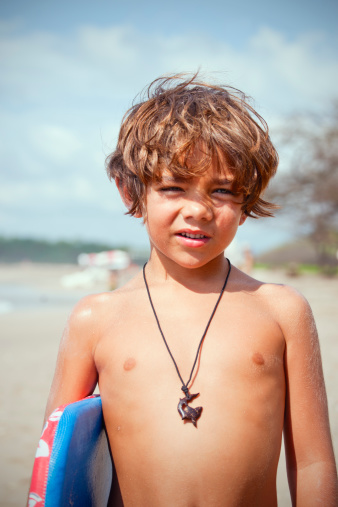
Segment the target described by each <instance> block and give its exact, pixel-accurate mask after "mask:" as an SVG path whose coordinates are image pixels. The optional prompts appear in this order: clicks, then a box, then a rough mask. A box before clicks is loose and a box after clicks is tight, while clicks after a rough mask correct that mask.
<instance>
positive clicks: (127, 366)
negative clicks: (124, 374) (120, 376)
mask: <svg viewBox="0 0 338 507" xmlns="http://www.w3.org/2000/svg"><path fill="white" fill-rule="evenodd" d="M135 366H136V360H135V359H134V358H133V357H128V359H126V361H125V362H124V365H123V369H124V370H125V371H130V370H132V369H133V368H135Z"/></svg>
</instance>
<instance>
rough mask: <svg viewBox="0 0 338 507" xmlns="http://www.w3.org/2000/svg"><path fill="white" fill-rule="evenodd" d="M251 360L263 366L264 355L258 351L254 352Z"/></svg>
mask: <svg viewBox="0 0 338 507" xmlns="http://www.w3.org/2000/svg"><path fill="white" fill-rule="evenodd" d="M252 360H253V362H254V363H255V364H258V365H259V366H263V364H264V363H265V361H264V357H263V356H262V354H260V353H259V352H255V353H254V354H253V355H252Z"/></svg>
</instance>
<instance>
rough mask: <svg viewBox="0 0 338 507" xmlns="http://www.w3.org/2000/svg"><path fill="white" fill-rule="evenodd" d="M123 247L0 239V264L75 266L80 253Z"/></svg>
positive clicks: (121, 248)
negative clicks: (26, 263) (25, 262)
mask: <svg viewBox="0 0 338 507" xmlns="http://www.w3.org/2000/svg"><path fill="white" fill-rule="evenodd" d="M114 248H115V249H116V248H119V249H120V250H126V248H123V247H117V246H112V245H108V244H104V243H102V244H101V243H94V242H83V241H56V242H51V241H44V240H36V239H29V238H25V239H21V238H4V237H0V262H22V261H31V262H47V263H60V264H68V263H69V264H76V263H77V257H78V255H79V254H80V253H94V252H102V251H105V250H112V249H114Z"/></svg>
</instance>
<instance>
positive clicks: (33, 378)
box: [0, 264, 338, 507]
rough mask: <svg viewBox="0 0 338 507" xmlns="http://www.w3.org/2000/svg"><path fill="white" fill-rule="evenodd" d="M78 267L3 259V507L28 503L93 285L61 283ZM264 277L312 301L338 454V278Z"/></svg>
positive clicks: (283, 487)
mask: <svg viewBox="0 0 338 507" xmlns="http://www.w3.org/2000/svg"><path fill="white" fill-rule="evenodd" d="M76 270H77V268H76V267H75V266H60V265H56V266H53V265H34V264H20V265H0V312H3V313H2V314H0V343H1V369H0V375H1V382H2V386H3V387H2V390H1V393H0V445H1V462H0V466H1V475H0V505H1V506H6V507H7V506H8V507H10V506H23V505H24V504H25V501H26V496H27V491H28V487H29V481H30V474H31V470H32V465H33V460H34V454H35V450H36V446H37V443H38V440H39V435H40V431H41V426H42V420H43V415H44V409H45V404H46V400H47V396H48V392H49V387H50V383H51V380H52V376H53V371H54V367H55V361H56V354H57V349H58V343H59V340H60V336H61V334H62V330H63V327H64V324H65V322H66V319H67V316H68V315H69V312H70V311H71V308H72V307H73V305H74V304H75V302H76V301H77V300H78V299H79V298H80V297H81V296H82V295H85V294H87V293H90V292H100V291H102V290H106V287H105V284H104V283H103V282H101V284H100V285H97V286H95V287H93V288H87V289H67V290H66V289H63V288H62V286H61V284H60V278H61V277H62V276H63V275H64V274H67V273H72V272H74V271H76ZM254 276H256V277H257V278H259V279H261V280H264V281H272V282H278V283H288V284H290V285H293V286H295V287H296V288H297V289H299V290H300V291H301V292H302V293H303V294H304V295H305V296H306V297H307V299H308V300H309V302H310V304H311V306H312V309H313V312H314V315H315V318H316V321H317V326H318V329H319V334H320V339H321V350H322V358H323V367H324V375H325V380H326V386H327V394H328V401H329V410H330V421H331V429H332V435H333V441H334V447H335V452H336V456H337V451H338V391H337V386H338V339H337V338H338V336H337V335H338V305H337V301H338V279H337V278H336V279H325V278H322V277H319V276H314V275H306V276H301V277H298V278H287V277H286V276H285V274H284V273H283V272H281V271H257V272H255V273H254ZM278 498H279V505H280V506H281V507H287V506H290V505H291V501H290V497H289V493H288V487H287V480H286V473H285V462H284V453H283V451H282V453H281V460H280V467H279V472H278Z"/></svg>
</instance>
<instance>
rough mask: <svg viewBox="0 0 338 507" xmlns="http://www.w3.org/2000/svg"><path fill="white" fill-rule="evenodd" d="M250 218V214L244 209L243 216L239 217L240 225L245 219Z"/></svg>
mask: <svg viewBox="0 0 338 507" xmlns="http://www.w3.org/2000/svg"><path fill="white" fill-rule="evenodd" d="M247 218H248V215H247V214H246V213H245V212H244V211H243V213H242V215H241V218H240V219H239V225H243V224H244V222H245V220H246V219H247Z"/></svg>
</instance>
